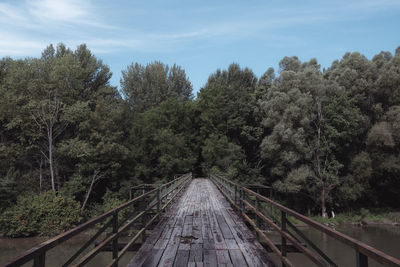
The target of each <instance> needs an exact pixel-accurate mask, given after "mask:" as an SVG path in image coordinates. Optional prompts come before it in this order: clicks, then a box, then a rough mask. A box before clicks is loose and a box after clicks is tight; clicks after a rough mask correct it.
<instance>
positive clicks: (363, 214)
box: [311, 208, 400, 225]
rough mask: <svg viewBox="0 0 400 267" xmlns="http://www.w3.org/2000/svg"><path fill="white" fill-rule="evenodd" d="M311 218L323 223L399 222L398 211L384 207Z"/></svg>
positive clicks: (399, 215)
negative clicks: (330, 216) (333, 216)
mask: <svg viewBox="0 0 400 267" xmlns="http://www.w3.org/2000/svg"><path fill="white" fill-rule="evenodd" d="M311 218H312V219H314V220H316V221H318V222H320V223H324V224H334V225H340V224H359V223H362V224H393V223H400V212H392V211H388V210H386V209H371V210H368V209H365V208H362V209H361V210H360V211H358V212H346V213H339V214H336V216H335V218H322V217H321V216H312V217H311Z"/></svg>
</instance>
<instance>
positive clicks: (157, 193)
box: [1, 173, 192, 266]
mask: <svg viewBox="0 0 400 267" xmlns="http://www.w3.org/2000/svg"><path fill="white" fill-rule="evenodd" d="M191 179H192V174H191V173H188V174H184V175H182V176H180V177H178V178H176V179H174V180H172V181H170V182H168V183H165V184H160V185H159V186H158V187H157V188H154V189H152V190H150V191H148V192H145V193H144V194H142V195H140V196H138V197H136V198H134V199H131V200H129V201H127V202H125V203H123V204H121V205H119V206H118V207H116V208H114V209H111V210H109V211H107V212H106V213H104V214H101V215H99V216H97V217H96V218H93V219H91V220H89V221H87V222H85V223H83V224H81V225H79V226H77V227H75V228H73V229H71V230H69V231H67V232H65V233H62V234H60V235H58V236H55V237H53V238H51V239H49V240H47V241H45V242H43V243H41V244H39V245H37V246H36V247H33V248H31V249H30V250H27V251H25V252H24V253H22V254H21V255H19V256H17V257H16V258H14V259H11V260H9V261H8V262H6V263H5V264H4V266H21V265H23V264H25V263H27V262H29V261H31V260H33V261H34V266H45V255H46V252H47V251H48V250H50V249H52V248H54V247H56V246H57V245H59V244H61V243H63V242H65V241H66V240H68V239H70V238H72V237H73V236H76V235H78V234H79V233H81V232H82V231H84V230H86V229H88V228H90V227H93V226H95V225H97V224H98V223H101V222H104V221H105V220H106V219H107V218H110V217H111V219H110V220H109V221H108V222H106V223H105V225H103V227H102V228H101V229H100V230H99V231H97V233H96V234H95V235H94V236H93V237H92V238H91V239H90V240H89V241H88V242H86V243H85V244H84V245H83V246H82V247H81V248H80V249H79V250H78V251H77V252H76V253H75V254H74V255H73V256H72V257H71V258H70V259H69V260H67V261H66V264H65V266H67V265H69V264H71V263H72V262H73V261H74V260H75V258H77V256H79V254H81V253H82V252H83V251H84V250H85V249H86V248H87V247H89V245H90V244H91V243H93V242H94V241H95V239H96V238H95V236H96V237H98V236H100V234H102V233H103V232H105V231H106V229H107V228H108V227H112V232H111V234H109V235H108V236H107V237H106V239H105V240H104V241H102V242H101V244H99V245H98V246H96V247H95V248H94V249H93V250H92V251H90V252H89V253H87V254H86V255H85V256H83V257H82V258H81V259H80V261H79V262H78V263H77V264H76V266H81V265H82V264H85V263H86V262H88V261H89V260H90V259H91V258H93V257H94V256H95V255H96V254H97V253H98V252H100V251H101V249H102V248H103V247H104V246H105V245H107V244H109V243H111V242H112V248H113V249H112V250H113V261H112V262H111V263H110V266H117V264H118V261H119V259H120V258H121V257H122V256H123V254H124V253H125V252H126V251H127V250H128V249H129V247H130V246H131V245H133V243H134V242H135V241H136V240H137V239H138V238H139V237H140V236H143V235H144V233H145V230H146V229H147V228H149V227H150V225H151V224H152V223H153V222H154V221H155V220H156V219H157V218H158V216H159V215H160V214H161V212H162V211H163V210H165V209H166V208H167V207H168V205H169V204H170V203H171V202H172V200H173V199H174V198H175V197H176V196H177V195H178V194H179V193H180V192H181V191H182V190H183V189H184V188H185V186H186V185H187V184H188V182H189V181H190V180H191ZM163 189H165V191H166V192H165V193H164V194H163V193H162V191H163ZM153 194H154V196H153V197H152V199H153V198H154V197H155V198H156V201H151V199H150V203H148V204H146V203H145V201H146V200H147V199H148V198H149V197H150V196H151V195H153ZM169 195H172V196H171V198H170V199H169V201H168V202H167V203H165V204H164V205H163V201H164V200H165V198H167V197H168V196H169ZM134 204H144V206H143V207H134ZM131 206H132V207H133V208H134V209H135V210H136V209H142V210H141V211H140V210H139V211H140V212H139V213H138V214H136V215H135V216H134V217H133V218H131V219H128V220H127V221H125V222H126V223H125V224H124V225H123V226H121V227H118V225H119V223H118V213H119V212H120V211H122V210H124V209H126V208H128V207H131ZM156 206H157V213H156V214H155V215H154V216H153V217H152V218H151V219H150V220H149V221H148V222H145V221H144V220H142V228H141V229H139V230H138V232H137V234H136V235H135V236H134V237H133V238H132V239H131V240H130V241H129V242H128V244H127V245H126V246H125V247H124V248H123V249H122V250H121V252H120V253H118V236H120V235H121V233H122V232H123V231H125V230H127V229H129V227H130V226H131V225H132V224H133V223H134V222H136V221H137V220H138V219H140V218H142V219H143V218H144V217H143V216H144V215H146V214H147V213H148V212H149V211H150V210H151V209H153V208H155V207H156ZM1 266H3V265H1Z"/></svg>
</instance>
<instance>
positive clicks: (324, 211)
mask: <svg viewBox="0 0 400 267" xmlns="http://www.w3.org/2000/svg"><path fill="white" fill-rule="evenodd" d="M325 192H326V190H325V188H323V189H322V194H321V209H322V212H321V215H322V218H326V217H328V214H327V213H326V195H325Z"/></svg>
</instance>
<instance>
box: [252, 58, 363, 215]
mask: <svg viewBox="0 0 400 267" xmlns="http://www.w3.org/2000/svg"><path fill="white" fill-rule="evenodd" d="M297 63H298V60H297V59H296V58H292V59H288V58H285V59H284V60H283V62H281V64H280V66H281V73H280V77H278V78H276V79H275V82H274V83H273V85H272V86H271V88H270V89H269V91H268V93H267V95H266V96H265V97H264V99H263V100H261V101H259V105H260V107H259V109H260V110H261V112H262V113H263V114H264V118H265V119H264V120H263V125H264V127H266V132H267V136H266V137H265V138H264V140H263V142H262V144H261V152H262V153H261V156H262V157H263V158H264V160H267V161H269V162H270V163H269V165H270V167H269V169H270V171H269V174H270V175H271V176H272V177H274V178H273V180H272V182H274V186H275V187H276V188H277V189H278V190H280V191H283V192H291V193H299V194H304V195H307V196H309V197H310V198H311V199H312V200H313V201H314V202H315V203H318V205H319V206H320V207H321V214H322V216H323V217H326V206H327V200H328V198H329V196H330V193H331V192H332V190H333V189H334V188H336V187H338V186H339V185H340V184H341V183H342V178H341V173H340V170H341V169H342V168H343V166H344V163H345V162H346V161H345V160H344V159H343V158H342V156H343V155H344V154H345V153H344V150H345V148H346V147H347V146H348V145H349V142H351V139H352V137H354V135H355V134H357V133H358V131H357V127H358V126H357V125H358V124H359V115H358V110H357V109H356V108H355V107H354V105H353V104H352V102H351V101H349V99H348V97H347V95H346V93H345V92H344V91H343V90H342V89H341V88H340V87H339V86H338V85H337V84H336V83H330V82H327V81H325V80H324V78H323V75H322V73H321V72H320V70H319V69H320V67H319V65H318V64H317V62H316V60H311V61H310V62H306V63H303V64H301V65H299V64H297ZM339 144H342V145H343V147H340V146H339Z"/></svg>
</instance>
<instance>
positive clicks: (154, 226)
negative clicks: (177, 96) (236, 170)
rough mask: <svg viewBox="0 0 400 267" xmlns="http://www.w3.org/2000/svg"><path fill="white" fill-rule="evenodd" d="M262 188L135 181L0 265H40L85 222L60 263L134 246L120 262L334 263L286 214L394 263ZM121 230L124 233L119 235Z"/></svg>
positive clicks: (359, 254) (362, 256) (117, 254)
mask: <svg viewBox="0 0 400 267" xmlns="http://www.w3.org/2000/svg"><path fill="white" fill-rule="evenodd" d="M269 189H270V188H268V187H265V186H264V187H263V186H254V185H252V186H243V185H239V184H236V183H233V182H231V181H229V180H227V179H225V178H223V177H221V176H218V175H210V177H209V178H208V179H205V178H201V179H192V175H191V174H185V175H181V176H180V177H178V178H176V179H174V180H173V181H171V182H169V183H166V184H162V185H154V184H151V185H149V184H147V185H140V186H137V187H134V188H132V189H131V199H130V200H129V201H128V202H126V203H124V204H123V205H121V206H119V207H117V208H115V209H113V210H110V211H109V212H107V213H104V214H102V215H100V216H98V217H96V218H94V219H92V220H89V221H87V222H86V223H84V224H82V225H80V226H78V227H76V228H74V229H71V230H70V231H68V232H66V233H63V234H61V235H59V236H56V237H54V238H52V239H50V240H48V241H46V242H44V243H42V244H39V245H38V246H36V247H34V248H32V249H30V250H28V251H26V252H25V253H23V254H22V255H20V256H19V257H17V258H14V259H12V260H10V261H9V262H7V263H5V264H4V265H3V266H21V265H24V264H26V263H28V262H33V266H45V265H46V253H47V252H48V251H50V250H52V249H53V248H54V247H56V246H58V245H59V244H61V243H63V242H65V241H66V240H68V239H70V238H72V237H74V236H76V235H78V234H80V233H82V232H83V231H86V230H88V229H94V231H93V230H92V232H91V233H92V234H91V236H90V238H88V240H87V242H86V243H85V244H84V245H83V246H82V247H81V248H80V249H78V250H77V251H76V252H75V253H74V254H73V255H69V256H68V258H67V259H65V261H63V264H61V265H62V266H69V265H72V266H83V265H86V264H88V263H90V261H91V260H92V259H93V258H94V257H96V256H97V255H98V254H99V253H104V251H110V252H111V254H112V259H111V261H110V262H104V264H103V266H117V265H118V262H119V261H120V260H121V258H122V257H124V256H127V254H126V252H127V251H136V253H135V256H134V257H133V258H132V259H130V260H129V263H128V266H238V267H242V266H243V267H245V266H277V264H278V263H279V262H280V263H281V264H282V266H296V262H292V260H289V258H288V256H287V254H288V253H289V252H297V253H303V254H304V255H305V256H306V257H307V258H309V259H310V260H311V262H312V263H314V264H315V265H317V266H337V264H335V262H334V261H333V260H332V259H331V258H330V257H329V255H327V254H326V253H325V252H324V251H322V250H321V248H319V247H317V246H316V245H314V244H313V243H312V242H311V241H310V240H309V239H308V238H307V236H306V235H304V234H303V233H302V232H301V231H300V230H299V229H298V228H297V227H296V226H295V225H294V224H293V223H292V222H291V218H296V219H297V220H300V221H302V222H303V223H305V224H307V225H309V226H310V227H313V228H315V229H317V230H319V231H321V232H323V233H325V234H327V235H328V236H330V237H331V238H334V239H336V240H339V241H341V242H342V243H344V244H345V245H347V246H348V247H349V249H352V250H354V257H355V265H356V266H362V267H364V266H368V261H369V259H372V260H374V261H376V262H378V263H380V264H382V265H384V266H400V260H399V259H396V258H394V257H391V256H389V255H386V254H385V253H383V252H381V251H379V250H376V249H374V248H372V247H370V246H368V245H366V244H364V243H361V242H359V241H357V240H355V239H353V238H351V237H349V236H346V235H344V234H342V233H340V232H337V231H335V230H333V229H331V228H329V227H327V226H325V225H322V224H320V223H318V222H315V221H313V220H311V219H309V218H307V217H305V216H303V215H301V214H298V213H297V212H295V211H293V210H290V209H288V208H286V207H284V206H282V205H280V204H278V203H276V202H274V201H273V200H271V199H270V198H267V197H266V196H265V195H266V194H265V191H266V190H269ZM138 194H139V195H138ZM271 231H274V232H275V233H279V235H280V237H281V238H280V242H273V241H271V238H270V237H269V233H271ZM123 237H124V238H126V237H129V241H128V242H127V243H121V242H119V241H121V240H122V238H123ZM110 252H108V253H110ZM271 255H273V258H274V259H275V261H276V260H277V261H278V262H274V261H273V260H272V257H271ZM279 265H280V264H279Z"/></svg>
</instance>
